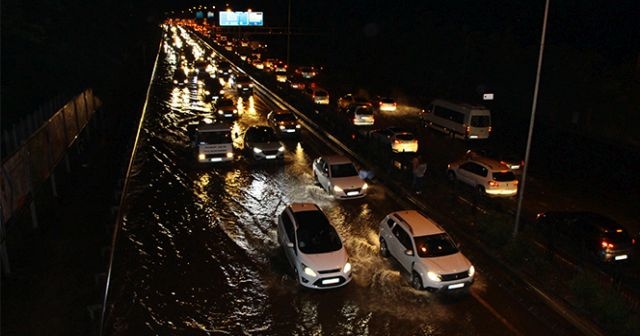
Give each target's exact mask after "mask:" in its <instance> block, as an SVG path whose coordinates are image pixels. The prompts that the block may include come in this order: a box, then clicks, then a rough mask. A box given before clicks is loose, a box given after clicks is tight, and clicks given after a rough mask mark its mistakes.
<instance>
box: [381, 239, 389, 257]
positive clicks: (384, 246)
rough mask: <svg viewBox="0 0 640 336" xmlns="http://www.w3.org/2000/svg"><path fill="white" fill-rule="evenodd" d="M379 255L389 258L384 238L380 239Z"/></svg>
mask: <svg viewBox="0 0 640 336" xmlns="http://www.w3.org/2000/svg"><path fill="white" fill-rule="evenodd" d="M380 255H381V256H383V257H385V258H388V257H389V248H388V247H387V242H386V241H384V238H382V237H380Z"/></svg>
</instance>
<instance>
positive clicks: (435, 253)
mask: <svg viewBox="0 0 640 336" xmlns="http://www.w3.org/2000/svg"><path fill="white" fill-rule="evenodd" d="M414 240H415V243H416V248H417V249H418V251H417V252H418V256H420V257H422V258H433V257H442V256H447V255H450V254H454V253H458V247H457V246H456V244H455V243H454V242H453V240H451V238H450V237H449V235H448V234H446V233H440V234H435V235H429V236H421V237H415V238H414Z"/></svg>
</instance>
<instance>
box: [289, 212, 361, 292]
mask: <svg viewBox="0 0 640 336" xmlns="http://www.w3.org/2000/svg"><path fill="white" fill-rule="evenodd" d="M278 242H279V243H280V246H282V248H283V249H284V254H285V256H286V258H287V260H288V261H289V264H290V265H291V267H292V268H293V271H294V273H295V278H296V281H297V282H298V284H300V285H302V286H304V287H308V288H316V289H323V288H336V287H341V286H344V285H346V284H347V283H349V281H351V263H350V262H349V255H348V253H347V250H346V249H345V247H344V245H343V244H342V240H341V239H340V236H339V235H338V232H337V231H336V230H335V228H334V227H333V226H332V225H331V223H330V222H329V219H328V218H327V216H326V215H325V214H324V212H322V210H321V209H320V207H318V206H317V205H316V204H313V203H292V204H290V205H289V206H287V207H286V208H285V209H284V211H282V213H281V214H280V215H279V216H278Z"/></svg>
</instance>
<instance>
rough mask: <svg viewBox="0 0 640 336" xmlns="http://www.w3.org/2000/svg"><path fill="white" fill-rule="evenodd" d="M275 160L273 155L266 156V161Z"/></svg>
mask: <svg viewBox="0 0 640 336" xmlns="http://www.w3.org/2000/svg"><path fill="white" fill-rule="evenodd" d="M275 158H276V156H275V155H267V159H269V160H272V159H275Z"/></svg>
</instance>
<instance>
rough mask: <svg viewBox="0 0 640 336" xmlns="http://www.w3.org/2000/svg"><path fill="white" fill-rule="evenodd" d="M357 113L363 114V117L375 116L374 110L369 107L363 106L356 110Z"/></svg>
mask: <svg viewBox="0 0 640 336" xmlns="http://www.w3.org/2000/svg"><path fill="white" fill-rule="evenodd" d="M355 113H356V114H363V115H372V114H373V110H372V109H370V108H368V107H364V106H361V107H358V108H356V110H355Z"/></svg>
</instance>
